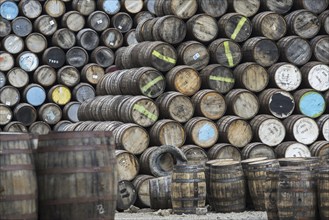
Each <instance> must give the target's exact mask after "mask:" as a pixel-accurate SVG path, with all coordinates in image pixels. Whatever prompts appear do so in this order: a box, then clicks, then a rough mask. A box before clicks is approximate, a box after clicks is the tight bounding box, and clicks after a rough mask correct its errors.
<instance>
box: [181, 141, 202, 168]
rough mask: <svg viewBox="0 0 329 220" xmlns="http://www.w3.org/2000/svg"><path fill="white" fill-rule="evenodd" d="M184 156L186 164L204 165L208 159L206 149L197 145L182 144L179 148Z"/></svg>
mask: <svg viewBox="0 0 329 220" xmlns="http://www.w3.org/2000/svg"><path fill="white" fill-rule="evenodd" d="M180 149H181V150H182V151H183V153H184V154H185V156H186V159H187V163H188V164H195V165H205V163H206V162H207V161H208V156H207V153H206V151H205V150H204V149H203V148H202V147H199V146H197V145H184V146H182V147H181V148H180Z"/></svg>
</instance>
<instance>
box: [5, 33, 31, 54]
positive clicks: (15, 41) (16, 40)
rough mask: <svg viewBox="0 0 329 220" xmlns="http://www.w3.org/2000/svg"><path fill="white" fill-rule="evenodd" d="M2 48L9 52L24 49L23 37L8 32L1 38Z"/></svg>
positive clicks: (14, 52)
mask: <svg viewBox="0 0 329 220" xmlns="http://www.w3.org/2000/svg"><path fill="white" fill-rule="evenodd" d="M1 43H2V44H1V45H2V48H3V49H4V50H5V51H7V52H8V53H11V54H18V53H21V52H22V51H23V50H24V46H25V45H24V41H23V38H21V37H19V36H17V35H15V34H9V35H7V36H6V37H5V38H3V39H2V42H1Z"/></svg>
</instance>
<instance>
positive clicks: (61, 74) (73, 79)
mask: <svg viewBox="0 0 329 220" xmlns="http://www.w3.org/2000/svg"><path fill="white" fill-rule="evenodd" d="M79 82H80V72H79V70H78V69H76V68H75V67H73V66H63V67H62V68H60V69H59V70H58V71H57V83H59V84H63V85H64V86H67V87H73V86H76V85H77V84H78V83H79Z"/></svg>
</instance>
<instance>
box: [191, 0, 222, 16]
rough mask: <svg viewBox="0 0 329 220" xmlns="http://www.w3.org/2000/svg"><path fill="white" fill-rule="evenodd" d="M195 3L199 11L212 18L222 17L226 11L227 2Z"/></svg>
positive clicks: (220, 0)
mask: <svg viewBox="0 0 329 220" xmlns="http://www.w3.org/2000/svg"><path fill="white" fill-rule="evenodd" d="M197 2H198V10H199V11H201V12H203V13H205V14H207V15H210V16H211V17H214V18H218V17H220V16H222V15H224V14H225V13H226V11H227V9H228V3H227V0H218V1H212V0H201V1H200V0H197Z"/></svg>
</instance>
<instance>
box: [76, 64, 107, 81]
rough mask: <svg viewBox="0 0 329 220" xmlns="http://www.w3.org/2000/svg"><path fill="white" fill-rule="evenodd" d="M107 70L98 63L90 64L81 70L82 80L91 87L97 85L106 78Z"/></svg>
mask: <svg viewBox="0 0 329 220" xmlns="http://www.w3.org/2000/svg"><path fill="white" fill-rule="evenodd" d="M104 74H105V70H104V68H102V67H101V66H100V65H98V64H96V63H89V64H87V65H85V66H84V67H83V68H82V70H81V79H82V80H83V81H84V82H86V83H89V84H91V85H96V84H97V83H98V82H99V80H100V79H101V78H102V77H103V76H104Z"/></svg>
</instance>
